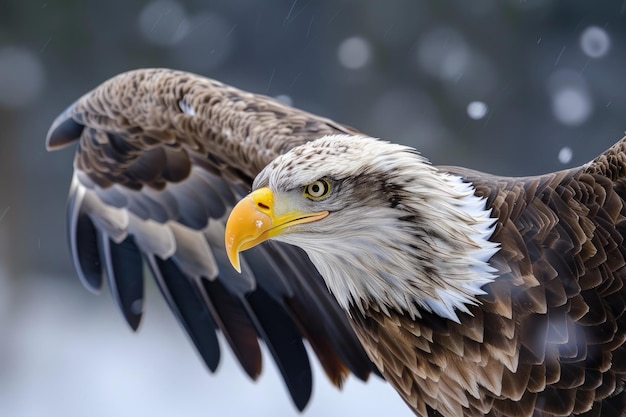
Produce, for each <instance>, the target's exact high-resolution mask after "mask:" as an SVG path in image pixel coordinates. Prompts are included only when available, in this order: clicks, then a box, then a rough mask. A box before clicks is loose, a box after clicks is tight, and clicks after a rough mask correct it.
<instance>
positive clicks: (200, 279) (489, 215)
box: [47, 69, 626, 417]
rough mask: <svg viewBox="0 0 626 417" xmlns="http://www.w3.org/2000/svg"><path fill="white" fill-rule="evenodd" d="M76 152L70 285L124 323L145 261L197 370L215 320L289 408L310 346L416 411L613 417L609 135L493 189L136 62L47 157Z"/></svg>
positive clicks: (270, 103) (67, 127)
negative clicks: (280, 389)
mask: <svg viewBox="0 0 626 417" xmlns="http://www.w3.org/2000/svg"><path fill="white" fill-rule="evenodd" d="M73 142H78V150H77V153H76V159H75V173H74V178H73V180H72V186H71V189H70V197H69V203H68V220H69V222H68V227H69V231H70V233H69V234H70V245H71V253H72V256H73V260H74V264H75V266H76V269H77V271H78V274H79V276H80V277H81V279H82V280H83V283H84V284H85V285H87V286H88V287H89V288H91V289H93V290H97V289H99V288H100V287H101V285H102V281H103V279H104V278H106V280H107V281H108V283H109V287H110V288H111V291H112V293H113V296H114V298H115V299H116V301H117V302H118V304H119V306H120V308H121V310H122V312H123V314H124V316H125V318H126V320H127V321H128V323H129V324H130V325H131V326H132V327H133V328H136V327H137V326H138V324H139V320H140V318H141V314H142V297H143V275H142V265H143V264H147V265H148V267H149V269H150V270H151V272H152V275H153V276H154V278H155V279H156V282H157V283H158V285H159V288H160V289H161V291H162V293H163V295H164V297H165V298H166V300H167V301H168V303H169V305H170V307H171V308H172V310H173V312H174V314H175V315H176V316H177V317H178V319H179V320H180V322H181V323H182V325H183V326H184V327H185V328H186V330H187V331H188V333H189V335H190V337H191V339H192V340H193V342H194V344H195V345H196V347H197V348H198V351H199V352H200V354H201V356H202V357H203V359H204V360H205V361H206V363H207V365H208V366H209V368H210V369H215V367H216V366H217V363H218V361H219V349H218V346H217V339H216V334H215V330H216V329H219V330H221V332H222V333H223V334H224V337H225V338H226V339H227V340H228V342H229V344H230V346H231V347H232V349H233V352H234V353H235V355H236V356H237V357H238V359H239V361H240V362H241V364H242V367H243V368H244V370H245V371H246V372H247V373H248V374H249V375H250V376H251V377H253V378H254V377H256V376H257V375H258V374H259V372H260V370H261V358H260V350H259V347H258V342H257V338H261V339H264V340H265V341H266V342H267V344H268V347H269V350H270V351H271V353H272V355H273V356H274V359H275V360H276V361H277V363H278V367H279V369H280V371H281V372H282V374H283V377H284V379H285V382H286V385H287V387H288V389H289V391H290V393H291V395H292V397H293V399H294V401H295V403H296V405H297V406H298V408H300V409H302V408H303V407H304V406H305V405H306V403H307V401H308V399H309V396H310V389H311V382H310V381H311V376H310V368H309V362H308V357H307V354H306V351H305V349H304V346H303V344H302V343H301V342H299V343H293V342H294V340H298V341H299V340H301V339H302V338H305V339H306V340H308V341H309V342H310V344H311V346H312V348H313V351H314V352H315V353H316V354H317V357H318V358H319V360H320V362H321V364H322V366H323V367H324V369H325V370H326V373H327V374H328V375H329V377H330V378H331V380H332V381H333V382H334V383H336V384H338V385H340V384H341V381H343V379H344V378H345V376H346V375H347V373H348V372H353V373H354V374H356V375H357V376H358V377H360V378H363V379H364V378H367V376H368V374H369V373H370V371H371V370H374V369H375V370H377V371H378V372H379V373H380V374H382V376H383V377H384V378H385V379H386V380H387V381H389V382H390V383H391V384H392V385H393V386H394V387H395V388H396V390H397V391H398V393H399V394H400V395H401V397H402V398H403V399H404V401H405V402H406V403H407V404H408V406H409V407H411V409H412V410H413V411H414V412H415V413H416V414H417V415H419V416H459V417H460V416H482V415H488V416H512V417H513V416H520V417H521V416H546V417H547V416H570V415H585V416H600V415H602V416H623V415H626V412H625V411H624V409H625V406H626V393H625V392H624V381H625V379H626V376H625V373H626V355H625V353H626V352H625V347H624V346H623V344H624V341H625V339H626V323H625V322H624V320H625V315H624V311H625V310H626V302H625V298H626V297H625V296H626V289H625V288H624V279H625V277H626V270H625V268H624V265H625V262H624V259H625V256H626V254H625V251H626V245H625V244H624V234H625V233H626V230H625V228H624V226H625V224H626V223H625V222H624V220H625V217H624V212H625V209H624V204H625V200H624V198H625V197H626V190H625V189H624V184H625V180H626V154H625V153H624V151H625V146H626V143H625V142H624V141H623V140H622V141H620V142H618V143H617V144H616V145H614V146H613V147H612V148H611V149H609V150H608V151H607V152H605V153H604V154H602V155H601V156H599V157H598V158H596V159H595V160H593V161H591V162H590V163H588V164H586V165H584V166H582V167H578V168H574V169H570V170H564V171H560V172H556V173H551V174H546V175H542V176H534V177H525V178H506V177H497V176H490V175H486V174H483V173H479V172H475V171H470V170H466V169H463V168H456V167H435V166H432V165H430V164H429V163H428V162H427V160H426V159H425V158H423V157H422V156H420V155H419V154H418V153H417V152H416V151H415V150H413V149H411V148H408V147H405V146H400V145H396V144H392V143H389V142H385V141H382V140H378V139H374V138H370V137H368V136H366V135H362V134H360V133H358V132H356V131H355V130H354V129H351V128H348V127H345V126H342V125H339V124H337V123H335V122H333V121H330V120H328V119H324V118H321V117H318V116H315V115H312V114H310V113H306V112H303V111H300V110H297V109H293V108H290V107H288V106H285V105H283V104H280V103H278V102H277V101H274V100H272V99H270V98H267V97H264V96H260V95H255V94H251V93H246V92H243V91H241V90H237V89H235V88H233V87H229V86H225V85H223V84H221V83H219V82H216V81H213V80H209V79H206V78H202V77H199V76H196V75H192V74H188V73H183V72H177V71H171V70H165V69H151V70H138V71H132V72H129V73H125V74H121V75H119V76H117V77H115V78H113V79H111V80H109V81H107V82H105V83H104V84H103V85H101V86H100V87H98V88H96V89H95V90H93V91H92V92H90V93H88V94H87V95H85V96H83V97H82V98H81V99H79V100H78V101H77V102H76V103H74V104H73V105H72V106H70V108H69V109H68V110H66V111H65V112H64V113H63V114H62V115H61V116H59V118H57V120H56V121H55V122H54V124H53V126H52V128H51V129H50V132H49V134H48V140H47V144H48V148H49V149H55V148H59V147H62V146H64V145H66V144H70V143H73ZM250 190H252V193H250V194H248V192H249V191H250ZM239 200H240V201H239ZM237 201H239V203H237ZM233 206H234V209H232V208H233ZM231 209H232V214H230V212H231ZM229 214H230V219H228V224H226V223H227V218H228V216H229ZM265 240H272V241H274V244H273V245H267V244H262V245H259V244H260V243H261V242H263V241H265ZM229 261H230V262H232V264H233V266H235V268H237V269H239V270H240V271H241V274H238V273H237V272H236V271H235V269H234V268H232V267H231V266H230V265H229ZM370 361H371V362H370ZM372 363H373V365H372ZM374 366H375V368H374Z"/></svg>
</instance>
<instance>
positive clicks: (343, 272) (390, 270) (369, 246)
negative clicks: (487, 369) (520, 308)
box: [300, 158, 498, 322]
mask: <svg viewBox="0 0 626 417" xmlns="http://www.w3.org/2000/svg"><path fill="white" fill-rule="evenodd" d="M407 169H408V170H409V172H410V173H411V174H410V178H414V179H416V180H415V181H408V182H407V181H405V184H404V193H403V197H402V200H401V202H400V204H399V205H398V206H394V207H389V206H385V207H376V208H369V209H368V211H367V216H362V217H359V216H356V218H355V216H353V217H352V218H350V219H342V220H341V222H337V224H336V228H335V229H334V231H333V233H332V236H328V237H324V236H322V237H320V238H319V239H325V241H324V242H319V241H316V242H315V243H313V244H311V245H302V244H301V246H302V247H303V248H304V249H305V250H306V251H307V252H308V254H309V256H310V258H311V260H312V262H313V263H314V264H315V266H316V267H317V268H318V270H319V272H320V273H321V275H322V276H323V277H324V279H325V280H326V283H327V285H328V287H329V289H330V290H331V292H332V293H333V294H334V295H335V297H336V298H337V300H338V302H339V304H340V305H341V306H342V307H343V308H344V309H345V310H346V311H350V310H351V308H353V307H356V309H357V310H360V311H361V313H364V310H365V306H366V305H368V304H371V303H376V304H378V307H379V308H380V309H381V311H383V312H385V313H386V314H389V311H390V310H396V311H397V312H399V313H401V314H405V313H406V314H409V315H410V316H411V317H415V316H417V317H419V316H420V313H419V311H420V309H423V310H426V311H431V312H433V313H436V314H438V315H440V316H442V317H445V318H448V319H450V320H454V321H457V322H458V321H459V318H458V312H464V313H469V311H468V308H467V307H468V305H475V304H477V303H478V301H477V299H476V296H478V295H481V294H484V291H483V290H482V286H483V285H485V284H487V283H489V282H492V281H493V280H494V279H495V272H496V271H495V269H494V268H492V267H491V266H490V265H489V264H488V261H489V259H490V258H491V257H492V256H493V255H494V254H495V253H496V252H497V251H498V245H497V244H496V243H493V242H491V241H489V238H490V237H491V235H492V234H493V231H494V229H495V221H494V219H492V218H490V210H489V209H487V208H486V206H485V203H486V202H485V199H483V198H480V197H477V196H475V195H474V187H473V186H472V185H471V184H468V183H465V182H463V181H462V179H461V178H459V177H456V176H453V175H449V174H447V173H443V172H441V171H438V170H437V169H436V168H434V167H432V166H431V165H428V164H427V163H425V162H424V160H423V159H421V158H419V159H417V161H416V165H415V166H413V167H407ZM416 169H417V171H416ZM398 174H400V175H402V174H403V173H402V172H399V173H398ZM406 174H408V172H407V173H406ZM316 240H317V239H316ZM300 243H302V242H300ZM320 243H321V244H320ZM321 248H323V251H322V250H320V249H321Z"/></svg>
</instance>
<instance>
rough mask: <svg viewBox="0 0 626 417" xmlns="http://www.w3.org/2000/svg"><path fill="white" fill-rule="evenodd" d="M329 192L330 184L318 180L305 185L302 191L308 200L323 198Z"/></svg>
mask: <svg viewBox="0 0 626 417" xmlns="http://www.w3.org/2000/svg"><path fill="white" fill-rule="evenodd" d="M329 190H330V184H328V182H327V181H325V180H319V181H315V182H313V183H311V184H309V185H307V186H306V187H305V189H304V192H305V194H306V195H308V196H309V197H310V198H314V199H317V198H322V197H325V196H326V194H328V191H329Z"/></svg>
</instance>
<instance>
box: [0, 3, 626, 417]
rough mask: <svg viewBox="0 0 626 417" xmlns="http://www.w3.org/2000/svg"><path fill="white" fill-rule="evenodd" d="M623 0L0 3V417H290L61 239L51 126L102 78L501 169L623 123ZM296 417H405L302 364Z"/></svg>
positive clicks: (595, 139) (542, 166)
mask: <svg viewBox="0 0 626 417" xmlns="http://www.w3.org/2000/svg"><path fill="white" fill-rule="evenodd" d="M625 12H626V1H624V0H613V1H604V2H590V1H585V0H578V1H575V0H570V1H567V2H559V1H556V0H472V1H467V0H456V1H452V0H450V1H442V0H432V1H418V0H394V1H389V2H382V1H379V0H333V1H330V0H328V1H311V0H266V1H263V2H259V1H254V0H154V1H136V2H129V1H125V0H108V1H106V2H105V1H96V0H89V1H78V0H50V1H37V0H28V1H18V0H3V1H0V331H1V333H0V416H11V417H13V416H19V417H21V416H64V417H73V416H84V415H89V416H111V415H115V416H122V417H123V416H137V415H142V416H143V415H145V416H172V415H177V416H209V415H224V414H225V413H229V415H250V414H252V415H259V416H263V415H268V416H269V415H296V414H297V412H296V410H295V408H294V407H293V406H292V405H291V402H290V400H289V398H288V395H287V394H286V392H285V390H284V389H283V386H282V383H281V382H280V381H279V379H278V377H277V376H276V372H275V369H274V368H273V364H271V363H270V361H269V360H266V362H265V363H266V366H265V371H264V375H263V377H262V378H261V380H260V382H258V383H251V382H250V381H249V380H248V379H247V378H246V377H245V376H244V375H243V373H242V372H241V371H240V370H239V369H238V365H237V364H235V363H233V360H232V359H231V356H230V354H229V353H227V354H226V355H225V356H226V358H225V361H224V363H223V364H222V366H221V367H220V369H219V371H218V374H217V375H209V374H208V372H207V371H206V370H205V369H204V367H203V365H202V364H201V362H200V360H199V359H198V357H197V356H196V354H195V352H194V350H193V348H192V347H191V345H190V344H189V343H188V341H187V339H186V337H185V335H184V334H183V332H182V331H181V330H180V329H179V328H178V325H177V324H176V323H175V321H174V319H173V317H172V316H171V315H170V313H169V311H167V308H166V307H165V305H164V303H163V301H162V300H161V299H160V297H159V296H158V294H156V292H155V291H154V287H153V286H151V287H149V294H148V297H147V306H146V311H147V312H146V314H145V320H144V322H143V323H142V326H141V327H140V331H139V333H138V334H133V333H131V331H130V330H128V328H127V327H126V325H125V324H124V321H123V319H122V317H121V315H120V314H119V313H118V312H117V311H116V309H115V307H114V305H113V302H112V301H111V299H110V297H109V296H108V295H107V294H105V295H104V296H101V297H95V296H93V295H92V294H90V293H88V292H87V291H85V290H83V289H82V288H81V285H80V283H79V282H78V279H77V278H76V276H75V273H74V271H73V269H72V266H71V264H70V261H69V256H68V252H67V247H66V241H65V229H64V228H65V214H64V210H65V197H66V194H67V189H68V186H69V181H70V177H71V171H72V159H73V152H72V151H70V150H65V151H63V152H58V153H53V154H48V153H47V152H46V151H45V148H44V138H45V135H46V132H47V129H48V127H49V125H50V123H51V122H52V120H53V119H54V117H56V115H57V114H59V113H60V112H61V111H63V109H65V107H67V106H68V105H69V104H70V103H71V102H72V101H74V100H75V99H76V98H78V97H79V96H80V95H82V94H83V93H85V92H86V91H88V90H89V89H91V88H93V87H95V86H96V85H98V84H99V83H101V82H102V81H104V80H105V79H107V78H109V77H111V76H113V75H115V74H117V73H119V72H122V71H126V70H129V69H133V68H139V67H172V68H176V69H182V70H187V71H192V72H196V73H199V74H202V75H205V76H208V77H212V78H217V79H219V80H221V81H223V82H226V83H228V84H232V85H235V86H237V87H240V88H243V89H246V90H251V91H254V92H258V93H263V94H267V95H270V96H274V97H278V98H280V99H281V100H283V101H286V102H288V103H291V104H293V105H294V106H297V107H300V108H304V109H306V110H309V111H312V112H315V113H318V114H321V115H324V116H327V117H330V118H333V119H335V120H337V121H339V122H343V123H346V124H349V125H352V126H354V127H356V128H358V129H360V130H362V131H364V132H367V133H368V134H370V135H373V136H378V137H382V138H385V139H388V140H392V141H396V142H402V143H406V144H409V145H412V146H414V147H416V148H418V149H419V150H421V151H422V153H423V154H424V155H425V156H427V157H429V158H430V159H431V160H432V161H433V162H434V163H435V164H445V165H452V164H460V165H465V166H469V167H471V168H474V169H479V170H483V171H489V172H492V173H496V174H505V175H527V174H538V173H542V172H546V171H551V170H558V169H563V168H567V167H571V166H575V165H578V164H581V163H584V162H586V161H588V160H590V159H591V158H593V157H595V156H596V155H597V154H598V153H599V152H601V151H603V150H604V149H605V148H607V147H609V146H610V145H611V144H612V143H613V142H614V141H616V140H618V139H619V138H621V137H622V135H623V132H624V130H625V129H626V118H625V117H624V115H625V114H626V14H625ZM315 376H316V382H315V392H314V394H313V400H312V403H311V404H310V405H309V407H308V408H307V409H306V411H305V415H306V416H322V415H324V416H327V415H339V414H340V413H344V412H345V413H348V412H350V413H359V414H360V415H364V416H365V415H372V416H373V415H382V414H388V415H396V416H401V415H407V416H408V415H411V414H410V413H409V411H408V409H406V408H405V406H404V404H403V403H402V401H401V400H400V399H399V397H398V396H397V395H396V394H395V392H393V390H392V389H391V388H389V387H388V386H386V385H385V384H383V383H382V382H380V381H379V380H372V381H370V382H369V383H368V384H361V383H360V382H358V381H355V380H354V379H350V380H349V381H348V383H347V385H346V387H345V388H344V391H343V392H339V391H337V390H335V389H334V388H332V387H331V386H330V385H329V384H328V383H327V381H326V380H325V379H324V377H323V376H322V375H321V374H320V373H319V371H316V375H315Z"/></svg>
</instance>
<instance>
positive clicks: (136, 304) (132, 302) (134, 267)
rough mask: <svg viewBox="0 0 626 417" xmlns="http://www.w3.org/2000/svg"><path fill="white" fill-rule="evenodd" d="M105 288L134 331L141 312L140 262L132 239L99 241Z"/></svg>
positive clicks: (141, 270) (141, 264) (140, 259)
mask: <svg viewBox="0 0 626 417" xmlns="http://www.w3.org/2000/svg"><path fill="white" fill-rule="evenodd" d="M102 248H103V250H104V253H105V255H104V256H103V257H104V261H105V272H106V275H107V278H108V280H109V289H110V290H111V294H112V295H113V298H114V299H115V301H116V302H117V304H118V306H119V308H120V310H121V311H122V314H123V315H124V318H125V319H126V322H127V323H128V325H129V326H130V327H131V329H133V330H137V328H138V327H139V323H140V322H141V316H142V312H143V287H144V277H143V259H142V256H141V252H139V249H138V248H137V245H136V244H135V241H134V239H133V237H132V236H128V237H127V238H126V239H124V240H123V241H122V242H120V243H115V242H114V241H112V240H111V239H109V238H108V237H107V238H106V241H104V242H103V245H102Z"/></svg>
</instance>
